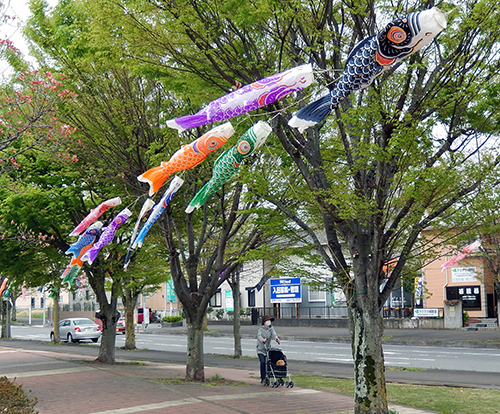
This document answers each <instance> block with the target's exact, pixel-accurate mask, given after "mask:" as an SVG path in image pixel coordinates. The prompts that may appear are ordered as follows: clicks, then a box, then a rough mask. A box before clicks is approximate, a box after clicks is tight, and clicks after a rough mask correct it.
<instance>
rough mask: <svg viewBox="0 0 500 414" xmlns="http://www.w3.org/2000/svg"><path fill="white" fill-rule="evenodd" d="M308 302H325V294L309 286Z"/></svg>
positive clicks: (319, 289)
mask: <svg viewBox="0 0 500 414" xmlns="http://www.w3.org/2000/svg"><path fill="white" fill-rule="evenodd" d="M308 291H309V302H326V292H325V291H324V290H321V288H318V287H315V286H309V289H308Z"/></svg>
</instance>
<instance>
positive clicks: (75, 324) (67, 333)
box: [50, 318, 102, 342]
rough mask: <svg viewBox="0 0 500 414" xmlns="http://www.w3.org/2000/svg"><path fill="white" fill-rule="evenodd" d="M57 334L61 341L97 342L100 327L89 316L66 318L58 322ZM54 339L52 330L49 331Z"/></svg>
mask: <svg viewBox="0 0 500 414" xmlns="http://www.w3.org/2000/svg"><path fill="white" fill-rule="evenodd" d="M59 334H60V337H61V340H62V341H67V342H79V341H84V340H89V339H90V340H91V341H92V342H97V341H98V340H99V338H100V337H101V334H102V331H101V327H100V326H99V325H97V324H96V323H94V322H93V321H91V320H90V319H89V318H67V319H63V320H61V322H59ZM50 339H51V340H52V341H54V331H52V332H51V333H50Z"/></svg>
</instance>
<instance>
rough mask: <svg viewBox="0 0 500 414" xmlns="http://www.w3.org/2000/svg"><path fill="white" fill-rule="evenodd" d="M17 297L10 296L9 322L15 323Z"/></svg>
mask: <svg viewBox="0 0 500 414" xmlns="http://www.w3.org/2000/svg"><path fill="white" fill-rule="evenodd" d="M18 297H19V296H12V298H11V299H10V300H11V302H12V310H11V312H10V315H11V316H10V320H11V321H17V310H16V300H17V298H18Z"/></svg>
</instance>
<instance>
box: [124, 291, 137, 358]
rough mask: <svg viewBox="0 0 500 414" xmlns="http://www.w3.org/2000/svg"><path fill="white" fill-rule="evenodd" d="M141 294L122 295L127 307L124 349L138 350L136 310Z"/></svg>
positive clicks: (128, 293) (127, 293)
mask: <svg viewBox="0 0 500 414" xmlns="http://www.w3.org/2000/svg"><path fill="white" fill-rule="evenodd" d="M138 297H139V294H135V293H133V292H131V291H128V292H126V294H124V295H122V302H123V305H124V306H125V345H124V347H123V348H124V349H137V347H136V345H135V326H134V309H135V305H137V299H138Z"/></svg>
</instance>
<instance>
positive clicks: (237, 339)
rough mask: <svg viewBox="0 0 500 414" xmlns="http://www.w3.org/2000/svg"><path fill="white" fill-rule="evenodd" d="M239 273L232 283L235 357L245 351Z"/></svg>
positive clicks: (240, 355)
mask: <svg viewBox="0 0 500 414" xmlns="http://www.w3.org/2000/svg"><path fill="white" fill-rule="evenodd" d="M238 279H239V275H236V277H235V278H234V281H233V283H231V290H232V291H233V304H234V305H233V306H234V315H233V316H234V320H233V334H234V355H233V358H241V357H242V355H243V351H242V349H241V321H240V284H239V280H238Z"/></svg>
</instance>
